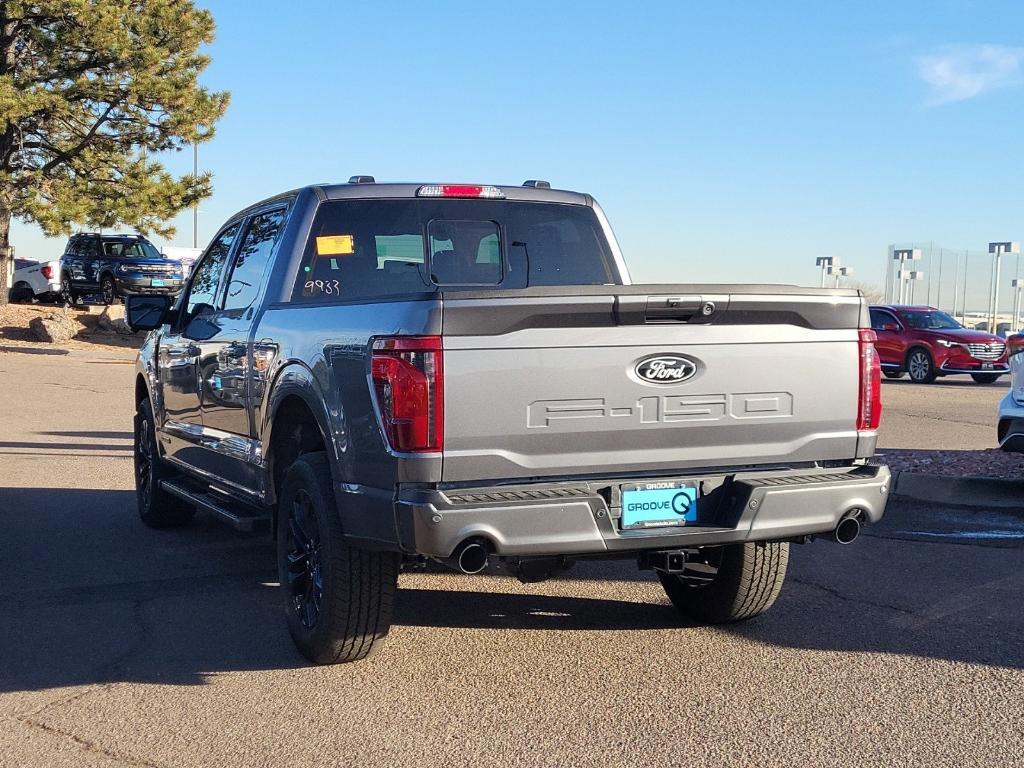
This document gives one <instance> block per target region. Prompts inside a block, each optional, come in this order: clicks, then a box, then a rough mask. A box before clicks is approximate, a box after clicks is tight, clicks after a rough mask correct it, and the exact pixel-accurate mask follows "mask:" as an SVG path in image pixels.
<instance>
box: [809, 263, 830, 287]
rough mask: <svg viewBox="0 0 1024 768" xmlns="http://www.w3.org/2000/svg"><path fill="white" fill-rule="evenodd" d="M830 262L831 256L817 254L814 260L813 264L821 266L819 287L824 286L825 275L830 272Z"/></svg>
mask: <svg viewBox="0 0 1024 768" xmlns="http://www.w3.org/2000/svg"><path fill="white" fill-rule="evenodd" d="M832 262H833V258H832V257H831V256H819V257H818V258H816V259H815V260H814V266H816V267H820V268H821V287H822V288H824V287H825V276H826V275H830V274H832Z"/></svg>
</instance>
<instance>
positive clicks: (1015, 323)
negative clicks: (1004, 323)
mask: <svg viewBox="0 0 1024 768" xmlns="http://www.w3.org/2000/svg"><path fill="white" fill-rule="evenodd" d="M1010 285H1012V286H1013V320H1011V321H1010V333H1016V332H1017V329H1018V328H1020V292H1021V288H1024V280H1021V279H1020V278H1019V277H1016V278H1014V279H1013V280H1012V281H1011V282H1010Z"/></svg>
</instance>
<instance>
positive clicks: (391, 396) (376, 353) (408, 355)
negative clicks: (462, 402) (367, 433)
mask: <svg viewBox="0 0 1024 768" xmlns="http://www.w3.org/2000/svg"><path fill="white" fill-rule="evenodd" d="M370 370H371V376H372V378H373V389H374V393H375V394H376V396H377V407H378V408H379V409H380V418H381V426H382V427H383V429H384V435H385V437H386V438H387V441H388V444H389V445H390V446H391V448H392V450H395V451H398V452H399V453H423V452H429V451H440V450H441V449H442V448H443V447H444V369H443V363H442V358H441V337H440V336H395V337H391V338H386V339H376V340H375V341H374V342H373V356H372V358H371V362H370Z"/></svg>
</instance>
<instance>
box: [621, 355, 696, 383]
mask: <svg viewBox="0 0 1024 768" xmlns="http://www.w3.org/2000/svg"><path fill="white" fill-rule="evenodd" d="M633 370H634V371H635V372H636V375H637V378H639V379H640V380H641V381H646V382H648V383H649V384H678V383H679V382H681V381H686V380H687V379H690V378H693V375H694V374H695V373H697V363H696V362H694V361H693V360H691V359H690V358H688V357H683V356H682V355H672V354H665V355H651V356H650V357H645V358H644V359H643V360H641V361H639V362H638V363H637V364H636V367H635V368H634V369H633Z"/></svg>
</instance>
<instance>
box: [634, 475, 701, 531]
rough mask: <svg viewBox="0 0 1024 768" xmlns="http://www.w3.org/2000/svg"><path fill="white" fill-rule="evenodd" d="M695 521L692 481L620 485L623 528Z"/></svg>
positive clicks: (657, 526) (694, 493)
mask: <svg viewBox="0 0 1024 768" xmlns="http://www.w3.org/2000/svg"><path fill="white" fill-rule="evenodd" d="M695 522H697V487H696V486H695V485H693V484H692V483H637V484H636V485H624V486H622V521H621V526H622V528H623V529H630V528H660V527H665V526H680V525H687V524H692V523H695Z"/></svg>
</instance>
